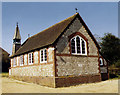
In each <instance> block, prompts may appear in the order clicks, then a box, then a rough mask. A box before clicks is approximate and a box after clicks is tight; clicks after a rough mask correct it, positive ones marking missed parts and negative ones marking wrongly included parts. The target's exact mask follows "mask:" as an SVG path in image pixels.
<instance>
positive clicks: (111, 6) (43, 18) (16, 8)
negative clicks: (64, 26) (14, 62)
mask: <svg viewBox="0 0 120 95" xmlns="http://www.w3.org/2000/svg"><path fill="white" fill-rule="evenodd" d="M75 8H78V12H79V14H80V15H81V17H82V18H83V20H84V21H85V23H86V24H87V26H88V28H89V29H90V30H91V32H92V34H93V35H94V34H97V35H99V36H100V37H103V36H104V33H108V32H109V33H112V34H114V35H115V36H118V3H117V2H111V3H109V2H107V3H105V2H103V3H99V2H96V3H94V2H90V3H88V2H85V3H83V2H75V3H73V2H71V3H70V2H67V3H65V2H64V3H53V2H50V3H49V2H46V3H42V2H35V3H33V2H26V3H25V2H23V3H22V2H17V3H14V2H11V3H10V2H9V3H8V2H3V3H2V48H3V49H5V50H6V51H7V52H8V53H10V54H11V53H12V39H13V35H14V32H15V27H16V22H18V23H19V29H20V34H21V37H22V43H23V42H24V41H25V40H26V39H27V37H28V34H30V36H32V35H34V34H36V33H38V32H40V31H42V30H44V29H46V28H48V27H50V26H52V25H54V24H56V23H57V22H60V21H62V20H64V19H66V18H68V17H70V16H72V15H74V14H75Z"/></svg>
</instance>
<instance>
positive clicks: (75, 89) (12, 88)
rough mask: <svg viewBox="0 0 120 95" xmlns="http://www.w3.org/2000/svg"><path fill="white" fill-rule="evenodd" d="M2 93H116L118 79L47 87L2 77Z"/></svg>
mask: <svg viewBox="0 0 120 95" xmlns="http://www.w3.org/2000/svg"><path fill="white" fill-rule="evenodd" d="M1 84H2V93H118V79H114V80H107V81H102V82H98V83H88V84H80V85H77V86H71V87H63V88H49V87H44V86H40V85H37V84H33V83H26V82H22V81H18V80H14V79H10V78H7V77H2V82H0V85H1Z"/></svg>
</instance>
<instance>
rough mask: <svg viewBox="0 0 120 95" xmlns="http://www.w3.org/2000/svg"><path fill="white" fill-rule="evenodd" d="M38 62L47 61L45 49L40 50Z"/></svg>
mask: <svg viewBox="0 0 120 95" xmlns="http://www.w3.org/2000/svg"><path fill="white" fill-rule="evenodd" d="M40 63H47V49H42V50H40Z"/></svg>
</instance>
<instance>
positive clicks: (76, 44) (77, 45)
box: [70, 35, 87, 55]
mask: <svg viewBox="0 0 120 95" xmlns="http://www.w3.org/2000/svg"><path fill="white" fill-rule="evenodd" d="M70 43H71V54H79V55H87V47H86V41H85V40H84V39H83V38H82V37H80V36H79V35H77V36H75V37H73V38H72V39H71V40H70Z"/></svg>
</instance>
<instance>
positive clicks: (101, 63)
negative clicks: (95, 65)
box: [100, 58, 103, 66]
mask: <svg viewBox="0 0 120 95" xmlns="http://www.w3.org/2000/svg"><path fill="white" fill-rule="evenodd" d="M102 65H103V59H102V58H100V66H102Z"/></svg>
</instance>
